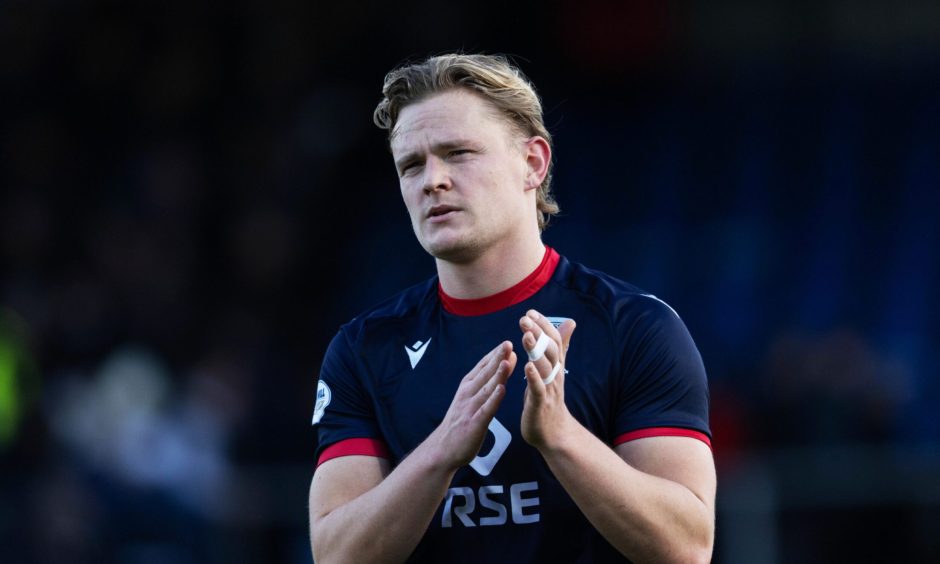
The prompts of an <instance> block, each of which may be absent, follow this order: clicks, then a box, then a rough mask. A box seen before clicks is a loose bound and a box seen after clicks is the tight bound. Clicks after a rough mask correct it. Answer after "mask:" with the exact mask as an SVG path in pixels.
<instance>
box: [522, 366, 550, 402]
mask: <svg viewBox="0 0 940 564" xmlns="http://www.w3.org/2000/svg"><path fill="white" fill-rule="evenodd" d="M525 380H526V383H527V384H528V392H529V398H531V399H532V401H534V402H535V403H537V404H538V403H542V401H543V400H544V399H545V393H546V388H545V382H543V381H542V375H541V374H539V371H538V369H537V368H536V367H535V364H533V363H532V362H527V363H526V365H525Z"/></svg>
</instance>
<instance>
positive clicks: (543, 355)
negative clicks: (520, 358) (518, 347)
mask: <svg viewBox="0 0 940 564" xmlns="http://www.w3.org/2000/svg"><path fill="white" fill-rule="evenodd" d="M519 326H520V327H521V328H523V330H524V331H525V333H524V334H523V335H522V346H523V347H524V348H525V349H526V351H527V352H528V353H529V360H530V361H531V362H535V366H536V368H538V369H539V372H540V373H541V374H542V376H543V377H547V376H548V374H549V373H550V372H551V370H552V367H554V366H555V363H556V362H558V359H559V357H560V355H559V345H558V342H556V341H555V340H554V339H552V337H551V335H550V334H548V333H547V332H545V331H542V329H541V327H539V326H538V325H536V324H535V322H534V321H532V319H530V318H529V317H528V316H526V317H523V318H522V319H520V320H519ZM542 335H544V336H545V337H544V339H546V341H545V343H546V345H547V346H545V347H544V348H542V349H541V352H539V344H538V341H539V339H540V338H542ZM533 351H535V354H536V359H535V360H532V353H533Z"/></svg>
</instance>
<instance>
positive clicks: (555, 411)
mask: <svg viewBox="0 0 940 564" xmlns="http://www.w3.org/2000/svg"><path fill="white" fill-rule="evenodd" d="M519 328H520V329H521V330H522V333H523V334H522V346H523V347H524V348H525V350H526V351H530V350H532V349H533V348H534V347H535V343H536V342H537V341H538V338H539V336H540V335H542V333H545V334H546V335H547V336H548V337H549V338H550V339H551V341H550V342H549V343H548V348H547V349H545V354H544V355H542V358H540V359H538V360H536V361H534V362H533V361H531V360H530V361H528V362H526V365H525V379H526V382H527V383H528V386H527V387H526V391H525V404H524V406H523V408H522V424H521V426H522V438H523V439H525V441H526V442H527V443H529V444H530V445H532V446H534V447H536V448H538V449H542V448H546V447H551V446H552V445H553V444H556V442H557V440H558V439H560V438H561V437H563V436H564V434H565V429H566V428H567V426H568V425H569V424H570V423H572V422H573V421H574V418H573V417H572V416H571V413H570V412H569V411H568V407H567V406H566V405H565V356H566V353H567V352H568V344H569V343H570V342H571V334H572V333H574V329H575V322H574V321H572V320H571V319H568V320H566V321H565V322H564V323H562V324H561V326H559V327H558V329H555V326H554V325H552V323H551V322H550V321H549V320H548V319H546V318H545V316H544V315H542V314H540V313H539V312H537V311H535V310H534V309H530V310H529V311H528V312H526V315H525V317H523V318H521V319H520V320H519ZM556 362H557V363H560V364H561V366H560V367H559V369H558V374H557V375H556V376H555V379H554V381H552V382H551V383H550V384H547V385H546V384H545V382H544V381H543V380H544V379H546V378H548V377H549V375H550V374H551V372H552V368H553V367H554V366H555V363H556Z"/></svg>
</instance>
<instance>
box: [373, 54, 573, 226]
mask: <svg viewBox="0 0 940 564" xmlns="http://www.w3.org/2000/svg"><path fill="white" fill-rule="evenodd" d="M457 88H463V89H467V90H469V91H471V92H474V93H476V94H478V95H479V96H481V97H482V98H483V99H484V100H486V101H487V102H489V103H490V104H491V105H492V106H493V107H494V108H495V110H496V111H497V113H498V115H500V116H502V117H503V118H504V119H505V120H506V121H507V123H509V125H510V126H511V127H513V128H514V129H515V130H516V131H518V132H519V133H520V134H521V135H522V136H524V137H532V136H535V135H538V136H540V137H542V138H544V139H545V140H546V141H547V142H548V145H549V147H551V146H552V136H551V134H550V133H549V132H548V129H546V127H545V122H544V121H543V118H542V102H541V100H539V97H538V94H536V93H535V88H534V87H533V86H532V83H531V82H529V79H528V78H526V76H525V75H524V74H522V71H521V70H519V68H518V67H516V66H515V65H513V64H512V63H510V62H509V60H508V59H507V58H506V57H504V56H502V55H463V54H449V55H439V56H436V57H430V58H428V59H427V60H425V61H424V62H421V63H414V64H406V65H403V66H401V67H398V68H396V69H395V70H393V71H391V72H389V73H388V74H387V75H385V83H384V84H383V86H382V95H383V98H382V100H381V101H380V102H379V105H378V106H376V108H375V112H373V114H372V119H373V121H375V125H377V126H379V128H381V129H385V130H388V132H389V139H391V136H392V132H393V131H394V128H395V123H396V122H397V121H398V116H399V114H400V113H401V110H402V108H404V107H405V106H407V105H409V104H414V103H416V102H420V101H422V100H424V99H426V98H427V97H429V96H431V95H433V94H438V93H441V92H446V91H448V90H454V89H457ZM551 183H552V163H551V162H549V164H548V174H546V175H545V179H544V180H543V181H542V184H541V185H540V186H539V187H538V189H537V190H536V208H537V210H538V222H539V230H543V229H545V227H546V226H548V222H549V220H550V219H551V217H552V216H553V215H555V214H557V213H558V212H559V211H560V208H559V207H558V203H557V202H555V198H554V196H553V195H552V191H551Z"/></svg>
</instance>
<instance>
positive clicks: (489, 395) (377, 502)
mask: <svg viewBox="0 0 940 564" xmlns="http://www.w3.org/2000/svg"><path fill="white" fill-rule="evenodd" d="M515 362H516V356H515V353H514V352H512V344H511V343H508V342H504V343H501V344H500V345H499V346H497V347H496V348H495V349H493V350H492V351H490V352H489V353H488V354H487V355H486V356H484V357H483V358H482V359H481V360H480V362H479V363H478V364H477V366H475V367H474V368H473V370H471V371H470V373H469V374H467V375H466V376H465V377H464V378H463V380H461V383H460V386H459V387H458V388H457V393H456V394H455V395H454V400H453V402H452V403H451V405H450V408H449V409H448V410H447V414H446V415H445V416H444V420H443V421H442V422H441V424H440V425H439V426H438V427H437V428H436V429H435V430H434V431H433V432H432V433H431V434H430V435H429V436H428V438H427V439H425V440H424V442H422V443H421V444H420V445H418V447H417V448H416V449H415V450H414V451H413V452H412V453H411V454H410V455H409V456H408V457H406V458H405V459H404V460H402V462H401V464H399V465H398V466H397V467H396V468H395V469H394V470H392V469H391V465H390V464H389V462H388V461H387V460H385V459H382V458H374V457H363V456H348V457H342V458H334V459H331V460H328V461H326V462H324V463H323V464H322V465H321V466H320V467H319V468H317V471H316V473H314V476H313V482H312V483H311V485H310V539H311V546H312V549H313V554H314V560H315V561H316V562H318V563H320V564H324V563H330V562H376V563H379V562H401V561H403V560H405V559H406V558H407V557H408V555H409V554H411V552H412V551H414V549H415V547H416V546H417V545H418V542H419V541H420V540H421V537H422V536H423V535H424V532H425V530H426V529H427V527H428V524H429V523H430V522H431V518H432V517H433V516H434V512H435V511H436V510H437V507H438V505H439V504H440V502H441V500H442V499H443V498H444V495H445V494H446V492H447V488H448V486H449V485H450V482H451V479H452V478H453V476H454V473H455V472H456V471H457V469H458V468H460V467H461V466H464V465H466V464H468V463H469V462H470V461H471V460H473V457H474V456H476V454H477V452H479V450H480V447H481V446H482V444H483V439H484V438H485V437H486V430H487V426H488V425H489V423H490V420H491V419H492V418H493V416H494V415H495V414H496V410H497V408H498V407H499V404H500V402H501V401H502V398H503V397H504V396H505V384H506V379H507V378H508V377H509V375H510V374H511V373H512V370H513V368H514V367H515Z"/></svg>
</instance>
